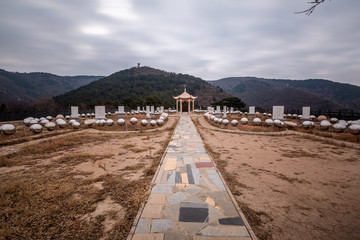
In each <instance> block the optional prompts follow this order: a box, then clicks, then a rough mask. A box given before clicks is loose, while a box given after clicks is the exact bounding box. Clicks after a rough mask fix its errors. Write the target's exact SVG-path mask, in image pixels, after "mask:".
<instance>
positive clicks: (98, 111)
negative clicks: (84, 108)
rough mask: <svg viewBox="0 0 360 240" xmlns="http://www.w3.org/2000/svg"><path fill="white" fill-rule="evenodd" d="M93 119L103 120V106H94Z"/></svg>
mask: <svg viewBox="0 0 360 240" xmlns="http://www.w3.org/2000/svg"><path fill="white" fill-rule="evenodd" d="M95 119H105V106H95Z"/></svg>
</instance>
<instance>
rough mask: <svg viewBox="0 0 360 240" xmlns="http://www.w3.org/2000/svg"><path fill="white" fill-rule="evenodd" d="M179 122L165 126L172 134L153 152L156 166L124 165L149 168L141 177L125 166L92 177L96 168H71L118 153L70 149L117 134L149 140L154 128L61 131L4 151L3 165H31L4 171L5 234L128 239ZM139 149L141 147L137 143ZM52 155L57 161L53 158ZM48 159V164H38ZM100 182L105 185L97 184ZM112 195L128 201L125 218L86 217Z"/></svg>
mask: <svg viewBox="0 0 360 240" xmlns="http://www.w3.org/2000/svg"><path fill="white" fill-rule="evenodd" d="M176 123H177V121H175V122H174V124H173V125H172V126H170V127H168V128H166V129H165V131H167V134H168V136H167V138H166V140H164V141H163V142H162V144H161V148H157V149H158V150H157V151H155V150H153V152H152V153H151V154H150V155H149V156H150V160H151V165H150V167H148V168H144V166H145V164H135V165H133V166H129V167H127V168H126V169H123V170H127V171H138V170H140V171H141V169H143V171H142V172H143V175H142V176H141V177H140V179H137V180H129V179H125V178H124V176H125V175H126V173H125V171H124V172H122V173H120V174H106V175H102V176H100V177H99V178H97V179H92V178H89V176H90V175H91V173H85V172H79V171H71V169H72V166H75V165H78V164H79V163H82V162H87V161H92V162H95V161H98V160H101V159H104V158H110V157H112V155H109V154H104V155H97V154H87V153H67V152H68V151H69V150H72V149H73V148H75V147H78V146H79V145H83V144H89V145H90V146H91V145H92V144H94V143H96V142H98V141H108V140H110V139H113V138H116V139H124V138H130V137H140V138H139V139H142V138H145V139H148V138H149V136H154V133H130V134H122V135H120V134H107V133H105V134H96V133H95V134H94V133H79V135H76V136H59V137H57V138H54V139H50V141H47V142H42V143H36V144H35V143H30V144H29V145H28V146H25V147H23V148H21V149H19V151H17V152H14V153H12V154H8V155H6V156H2V157H3V158H2V159H1V160H2V162H0V164H3V165H5V166H18V165H26V166H28V167H27V168H26V169H25V170H20V171H13V172H9V173H6V174H0V209H1V211H0V239H126V237H127V235H128V233H129V231H130V228H131V226H132V224H133V222H134V219H135V217H136V214H137V212H138V210H139V208H140V206H141V204H142V202H144V200H145V199H146V198H147V195H148V190H149V188H150V182H151V179H152V177H153V174H154V173H155V171H156V169H157V167H158V165H159V163H160V161H161V157H162V155H163V153H164V151H165V149H166V146H167V145H168V142H169V141H170V138H171V136H172V133H173V130H174V129H175V126H176ZM163 131H164V130H163ZM159 133H160V132H159ZM133 148H136V144H135V145H134V146H133ZM147 150H149V151H151V149H147ZM64 152H66V153H64ZM55 156H56V157H55ZM53 157H55V158H53ZM47 158H49V159H53V160H52V161H50V162H49V161H48V159H47ZM40 160H41V161H40ZM42 162H47V164H45V165H44V164H37V163H42ZM99 182H101V183H102V188H98V187H96V186H95V185H94V183H99ZM108 197H110V198H111V200H112V201H114V202H115V203H117V204H120V205H121V206H122V211H124V218H120V219H119V218H118V213H117V212H114V211H112V212H111V211H110V212H104V213H102V214H101V215H99V216H97V217H93V218H90V219H85V218H84V216H87V215H88V214H89V213H92V212H94V210H95V209H96V206H97V203H99V202H101V201H104V199H106V198H108ZM105 219H115V220H116V221H117V222H116V223H115V226H114V227H113V228H112V229H110V231H105V228H104V220H105Z"/></svg>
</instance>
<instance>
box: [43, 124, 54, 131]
mask: <svg viewBox="0 0 360 240" xmlns="http://www.w3.org/2000/svg"><path fill="white" fill-rule="evenodd" d="M44 127H45V128H46V129H47V130H48V131H53V130H55V128H56V123H54V122H48V123H46V124H45V126H44Z"/></svg>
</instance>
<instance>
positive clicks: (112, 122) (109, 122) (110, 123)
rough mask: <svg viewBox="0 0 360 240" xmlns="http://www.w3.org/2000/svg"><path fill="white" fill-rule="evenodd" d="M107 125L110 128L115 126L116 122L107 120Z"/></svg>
mask: <svg viewBox="0 0 360 240" xmlns="http://www.w3.org/2000/svg"><path fill="white" fill-rule="evenodd" d="M106 125H108V126H112V125H114V120H112V119H108V120H106Z"/></svg>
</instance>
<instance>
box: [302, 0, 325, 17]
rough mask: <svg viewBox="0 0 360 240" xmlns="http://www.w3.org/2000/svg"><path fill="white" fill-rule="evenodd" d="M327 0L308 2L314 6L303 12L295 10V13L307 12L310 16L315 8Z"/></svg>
mask: <svg viewBox="0 0 360 240" xmlns="http://www.w3.org/2000/svg"><path fill="white" fill-rule="evenodd" d="M325 1H326V0H314V1H313V2H308V3H309V4H312V6H311V7H310V8H308V9H306V10H304V11H301V12H295V14H301V13H305V14H306V15H308V16H310V15H311V14H312V13H313V11H314V9H315V8H316V7H317V6H318V5H319V4H321V3H324V2H325Z"/></svg>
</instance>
